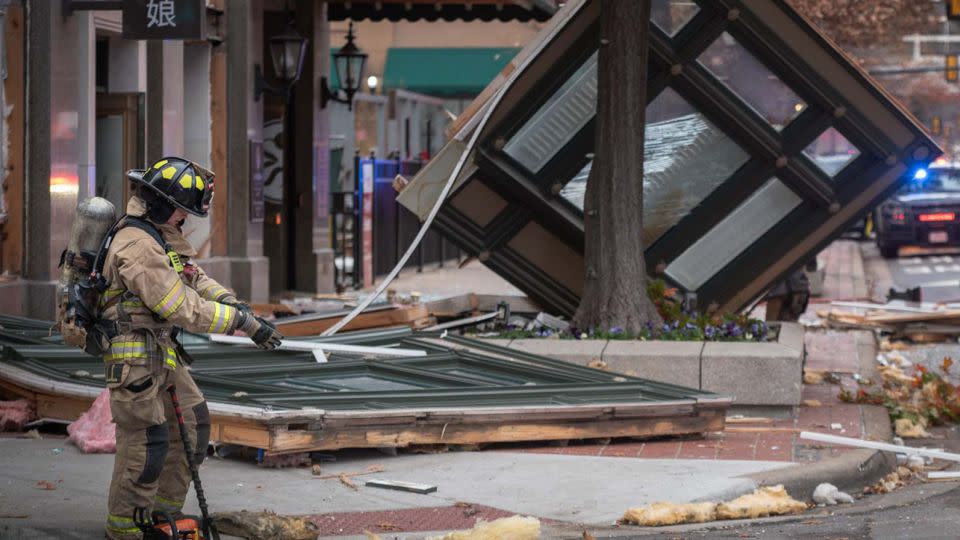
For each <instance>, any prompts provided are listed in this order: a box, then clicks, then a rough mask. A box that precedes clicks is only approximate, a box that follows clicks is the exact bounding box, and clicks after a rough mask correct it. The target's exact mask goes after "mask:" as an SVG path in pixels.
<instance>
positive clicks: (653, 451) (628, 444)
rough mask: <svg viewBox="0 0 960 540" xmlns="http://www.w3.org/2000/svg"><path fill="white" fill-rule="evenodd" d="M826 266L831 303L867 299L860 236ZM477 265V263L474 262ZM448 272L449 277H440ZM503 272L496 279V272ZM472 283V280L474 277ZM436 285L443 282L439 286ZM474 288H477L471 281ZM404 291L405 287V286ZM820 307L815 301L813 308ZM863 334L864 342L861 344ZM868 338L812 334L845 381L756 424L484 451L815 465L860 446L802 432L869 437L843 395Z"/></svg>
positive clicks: (412, 520) (422, 525)
mask: <svg viewBox="0 0 960 540" xmlns="http://www.w3.org/2000/svg"><path fill="white" fill-rule="evenodd" d="M820 261H821V263H822V264H823V265H824V266H825V268H826V276H825V283H824V298H822V299H819V301H820V302H824V301H829V300H840V299H842V300H861V299H866V298H867V295H868V291H867V284H866V280H865V278H864V264H863V259H862V257H861V253H860V246H859V245H858V244H857V243H856V242H853V241H838V242H835V243H833V244H832V245H831V246H830V247H828V248H827V249H826V250H824V252H823V253H821V254H820ZM471 266H472V265H471ZM484 270H485V269H483V268H482V267H480V268H477V267H472V268H469V271H468V273H469V272H472V273H474V274H476V275H475V276H474V277H477V278H479V279H480V280H481V281H483V282H484V283H485V284H486V285H487V286H489V287H490V288H491V289H495V288H497V287H499V286H500V283H497V282H496V280H495V279H491V276H490V275H487V273H486V272H484ZM431 274H432V275H428V276H425V277H424V276H422V275H421V276H416V275H410V274H408V277H409V278H412V279H410V280H409V281H408V282H407V284H408V285H409V286H410V287H411V288H413V287H416V288H418V289H421V290H424V292H427V293H428V294H429V293H444V292H447V291H444V290H442V289H443V288H444V287H442V286H440V284H441V283H443V282H444V281H446V278H448V277H450V276H451V275H452V274H460V272H458V271H455V270H452V269H444V270H440V271H435V272H434V273H431ZM443 274H446V276H444V279H439V278H440V276H441V275H443ZM494 277H495V276H494ZM467 281H468V282H470V280H467ZM431 285H435V286H436V287H432V286H431ZM471 285H475V284H473V283H471ZM401 288H402V287H401ZM811 308H812V309H815V308H816V306H815V305H811ZM858 339H859V340H861V341H860V342H858ZM864 339H866V338H865V337H864V336H863V335H859V334H857V333H855V332H819V331H810V332H808V333H807V335H806V341H805V345H806V349H807V359H806V362H807V366H808V367H810V368H815V369H822V370H828V371H832V372H836V373H838V374H839V375H840V377H841V380H840V382H839V383H838V384H831V383H829V382H825V383H823V384H818V385H804V387H803V393H802V399H803V400H804V401H805V402H807V403H810V402H812V401H815V402H819V406H809V405H802V406H800V407H793V408H791V409H790V410H789V412H786V413H782V414H781V416H780V417H777V418H774V419H773V420H767V421H756V422H755V423H744V421H743V420H741V421H735V422H733V423H728V426H727V430H726V431H723V432H719V433H707V434H703V435H700V436H687V437H671V438H664V439H657V440H634V439H622V440H621V439H614V440H587V441H570V442H569V443H567V444H558V443H524V444H502V445H491V446H487V447H485V448H484V450H483V451H489V452H497V451H501V452H503V451H506V452H521V453H536V454H560V455H568V456H604V457H611V458H618V459H638V458H639V459H696V460H747V461H782V462H794V463H809V462H816V461H821V460H823V459H828V458H831V457H835V456H838V455H840V454H842V453H844V452H849V451H853V450H854V449H852V448H832V447H825V446H824V445H821V444H818V443H814V442H809V441H801V440H800V439H799V433H800V431H819V432H824V433H833V434H836V435H842V436H847V437H863V436H864V433H865V431H866V425H865V422H864V417H865V415H864V408H863V407H862V406H860V405H854V404H847V403H843V402H841V401H840V400H839V398H838V395H839V393H840V391H841V390H842V389H843V388H856V382H855V381H854V379H853V378H852V376H851V375H852V374H853V373H856V372H857V371H858V369H859V367H860V366H859V360H858V353H859V352H860V348H861V347H862V345H863V344H864V342H863V341H862V340H864ZM508 514H509V513H508V512H504V511H502V510H499V509H496V508H488V507H484V506H482V505H464V504H461V503H458V505H456V506H447V507H437V508H425V509H424V508H421V509H408V510H396V511H382V512H363V513H340V514H324V515H318V516H312V519H314V521H316V522H317V524H318V525H319V526H320V528H321V535H330V536H337V535H347V534H360V533H362V532H363V531H364V530H369V531H371V532H374V533H379V534H381V535H384V534H385V533H386V534H389V533H390V532H394V531H396V532H400V531H413V532H416V531H434V530H450V529H466V528H469V527H471V526H473V525H474V522H475V521H476V519H477V518H483V519H486V520H490V519H496V518H499V517H503V516H506V515H508Z"/></svg>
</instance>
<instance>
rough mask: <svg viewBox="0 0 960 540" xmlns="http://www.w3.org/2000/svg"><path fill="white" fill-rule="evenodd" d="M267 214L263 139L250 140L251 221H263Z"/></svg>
mask: <svg viewBox="0 0 960 540" xmlns="http://www.w3.org/2000/svg"><path fill="white" fill-rule="evenodd" d="M266 215H267V212H266V207H265V205H264V203H263V141H250V221H251V222H254V223H262V222H263V218H264V216H266Z"/></svg>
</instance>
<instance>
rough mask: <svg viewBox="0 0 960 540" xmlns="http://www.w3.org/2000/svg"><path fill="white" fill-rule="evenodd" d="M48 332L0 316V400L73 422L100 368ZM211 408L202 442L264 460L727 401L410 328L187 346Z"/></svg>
mask: <svg viewBox="0 0 960 540" xmlns="http://www.w3.org/2000/svg"><path fill="white" fill-rule="evenodd" d="M49 328H50V323H48V322H42V321H32V320H28V319H20V318H15V317H8V316H2V315H0V348H2V349H0V394H3V395H5V396H8V397H21V398H25V399H28V400H30V401H31V402H32V403H33V404H34V405H35V408H36V411H37V415H38V416H39V417H41V418H48V419H55V420H65V421H72V420H75V419H76V418H78V417H79V416H80V415H81V414H82V413H83V412H84V411H85V410H87V408H89V406H90V404H91V403H92V402H93V400H94V398H95V397H96V396H97V395H99V394H100V393H101V392H102V390H103V388H104V377H103V363H102V361H101V360H100V359H98V358H93V357H91V356H88V355H86V354H84V353H83V352H81V351H79V350H78V349H75V348H71V347H66V346H65V345H63V344H62V342H61V341H60V339H59V336H52V337H46V336H47V335H48V333H49ZM184 341H185V347H186V349H187V351H188V352H189V353H190V355H191V356H192V357H193V358H194V359H195V360H196V361H195V363H194V364H193V365H192V366H191V367H190V369H191V373H192V374H193V376H194V378H195V379H196V381H197V384H199V386H200V388H201V389H202V390H203V392H204V395H205V396H206V397H207V399H208V401H209V402H210V412H211V416H212V423H213V428H212V430H211V440H213V441H217V442H220V443H230V444H239V445H245V446H250V447H254V448H260V449H263V450H265V451H266V452H267V453H270V454H282V453H288V452H306V451H315V450H333V449H339V448H365V447H406V446H410V445H425V444H430V445H435V444H450V445H458V444H461V445H462V444H482V443H495V442H518V441H547V440H567V439H590V438H610V437H654V436H664V435H677V434H688V433H703V432H707V431H719V430H722V429H723V427H724V421H725V411H726V409H727V407H728V406H729V405H730V401H731V400H730V398H727V397H722V396H718V395H716V394H712V393H709V392H701V391H698V390H693V389H690V388H684V387H681V386H675V385H671V384H666V383H659V382H653V381H649V380H644V379H638V378H635V377H629V376H624V375H619V374H616V373H610V372H605V371H600V370H595V369H590V368H586V367H581V366H577V365H574V364H568V363H566V362H562V361H559V360H553V359H550V358H544V357H540V356H535V355H530V354H524V353H518V352H517V351H514V350H510V349H506V348H501V347H497V346H495V345H491V344H489V343H483V342H478V341H473V340H469V339H465V338H458V337H446V338H441V337H440V336H439V335H436V334H414V333H413V332H411V330H410V329H409V328H394V329H385V330H376V331H364V332H354V333H348V334H343V335H338V336H336V337H331V338H318V339H312V340H309V341H311V342H314V343H321V344H322V343H328V344H332V343H337V344H350V345H367V346H380V347H402V348H404V349H416V350H421V351H424V352H425V353H426V354H425V355H423V356H416V357H407V358H395V357H389V356H386V355H385V356H383V357H376V356H370V355H365V356H358V355H351V354H345V353H339V352H333V351H331V352H330V353H329V356H328V362H326V363H318V362H317V361H316V360H315V358H314V356H313V355H312V354H310V353H309V352H299V353H298V352H264V351H260V350H259V349H255V348H240V347H235V346H229V345H217V344H213V343H210V342H209V341H207V339H206V338H204V337H201V336H190V335H187V336H185V337H184Z"/></svg>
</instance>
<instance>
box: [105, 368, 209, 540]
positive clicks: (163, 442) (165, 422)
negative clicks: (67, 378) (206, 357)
mask: <svg viewBox="0 0 960 540" xmlns="http://www.w3.org/2000/svg"><path fill="white" fill-rule="evenodd" d="M169 364H170V363H169V362H168V363H167V365H165V366H164V367H160V368H152V367H150V366H143V365H130V364H129V363H124V362H118V363H111V364H108V365H107V387H108V388H109V389H110V410H111V412H112V413H113V421H114V423H115V424H116V425H117V454H116V458H115V461H114V465H113V478H112V480H111V482H110V496H109V500H108V514H107V523H106V532H107V536H108V537H109V538H112V539H115V540H131V539H140V538H141V537H142V535H141V533H140V530H139V529H138V528H137V527H136V526H135V525H134V522H133V513H134V509H135V508H137V507H144V508H147V509H152V510H163V511H166V512H169V513H171V514H176V513H177V512H179V511H180V510H181V508H182V507H183V503H184V500H185V499H186V495H187V492H188V490H189V489H190V482H191V480H192V478H191V475H190V469H189V467H188V465H187V460H186V456H185V455H184V449H183V441H182V440H181V438H180V428H179V426H178V424H177V417H176V413H175V412H174V409H173V403H172V401H171V399H170V393H169V392H168V391H167V389H168V387H169V386H170V385H171V384H173V385H174V386H175V388H176V392H177V397H178V398H179V400H180V407H181V410H182V412H183V418H184V422H185V424H186V427H187V434H188V436H189V438H190V447H191V448H192V449H193V451H194V463H196V464H197V465H199V464H200V463H201V462H202V461H203V458H204V457H205V456H206V450H207V443H208V442H209V439H210V413H209V412H208V410H207V404H206V402H205V401H204V399H203V395H202V394H201V393H200V389H199V388H198V387H197V385H196V383H195V382H194V381H193V377H191V376H190V372H189V371H188V370H187V367H186V366H185V365H183V363H182V362H180V361H177V362H176V367H175V368H173V369H171V366H170V365H169Z"/></svg>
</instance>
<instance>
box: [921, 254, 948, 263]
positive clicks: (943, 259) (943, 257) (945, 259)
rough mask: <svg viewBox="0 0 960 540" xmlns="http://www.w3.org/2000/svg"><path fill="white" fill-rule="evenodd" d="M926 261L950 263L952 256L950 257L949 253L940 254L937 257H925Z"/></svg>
mask: <svg viewBox="0 0 960 540" xmlns="http://www.w3.org/2000/svg"><path fill="white" fill-rule="evenodd" d="M927 262H931V263H934V264H936V263H952V262H953V257H951V256H950V255H941V256H939V257H930V258H928V259H927Z"/></svg>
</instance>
